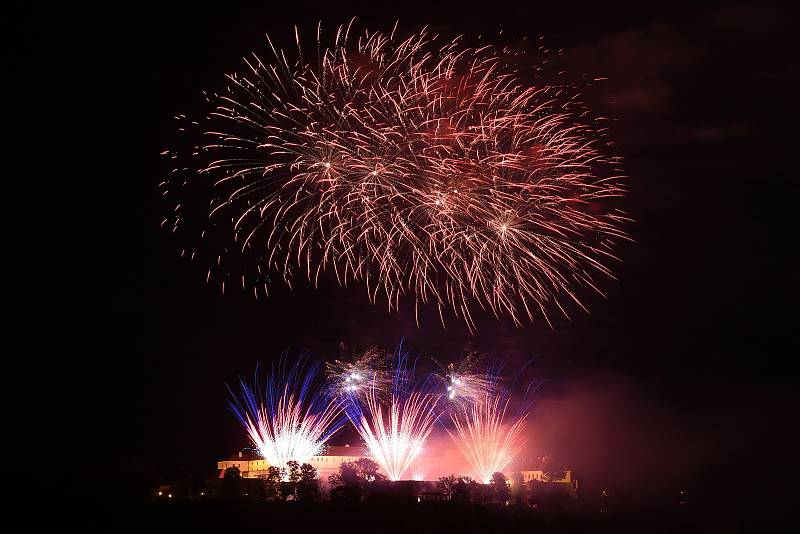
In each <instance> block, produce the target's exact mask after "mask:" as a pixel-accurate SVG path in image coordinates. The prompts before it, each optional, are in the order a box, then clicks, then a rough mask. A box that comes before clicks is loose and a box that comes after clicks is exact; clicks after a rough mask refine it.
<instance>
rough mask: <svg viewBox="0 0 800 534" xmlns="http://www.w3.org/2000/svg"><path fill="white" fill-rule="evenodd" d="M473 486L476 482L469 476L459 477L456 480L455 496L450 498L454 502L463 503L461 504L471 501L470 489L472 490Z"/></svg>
mask: <svg viewBox="0 0 800 534" xmlns="http://www.w3.org/2000/svg"><path fill="white" fill-rule="evenodd" d="M473 484H475V481H473V480H472V479H471V478H470V477H468V476H463V475H462V476H460V477H458V478H457V479H456V483H455V484H453V494H452V496H451V497H450V498H451V499H452V500H453V501H454V502H461V503H466V502H469V501H470V499H471V491H470V489H471V488H472V486H473Z"/></svg>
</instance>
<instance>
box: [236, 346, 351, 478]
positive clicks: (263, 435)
mask: <svg viewBox="0 0 800 534" xmlns="http://www.w3.org/2000/svg"><path fill="white" fill-rule="evenodd" d="M318 371H319V364H318V363H317V364H313V365H311V366H309V367H308V368H305V366H304V365H303V360H302V359H300V360H298V361H297V362H296V363H295V364H294V365H293V366H291V367H290V368H288V369H287V368H286V362H285V359H281V362H280V363H279V364H278V365H277V366H275V365H273V366H272V370H271V372H270V373H268V375H267V377H266V382H265V383H264V384H263V387H262V386H260V385H259V379H258V369H257V370H256V376H255V379H254V381H253V385H252V387H251V386H250V385H248V384H247V383H246V382H245V381H244V380H243V379H240V384H239V385H240V393H239V394H238V395H237V394H236V393H234V392H233V390H231V389H230V388H228V391H229V392H230V397H231V400H230V407H231V409H232V410H233V412H234V414H235V415H236V417H237V418H238V419H239V420H240V421H241V422H242V424H243V425H244V427H245V429H246V430H247V434H248V436H249V437H250V440H251V441H252V442H253V444H254V445H255V447H256V448H257V449H258V451H259V452H260V453H261V455H262V456H263V457H264V459H266V460H267V461H268V462H269V463H270V465H274V466H277V467H285V466H286V462H288V461H289V460H295V461H297V462H299V463H304V462H307V461H308V460H309V459H310V458H311V457H312V456H316V455H318V454H319V452H320V449H321V448H322V446H323V445H324V444H325V442H326V441H327V440H328V439H329V438H330V437H331V436H332V435H333V434H335V433H336V432H337V431H338V430H339V429H340V428H341V427H342V426H343V425H344V423H345V421H346V418H345V417H344V409H343V406H342V405H341V403H339V402H337V401H335V400H333V399H329V398H326V397H325V396H324V395H322V394H321V389H320V387H319V384H318V381H317V376H318Z"/></svg>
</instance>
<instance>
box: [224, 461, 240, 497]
mask: <svg viewBox="0 0 800 534" xmlns="http://www.w3.org/2000/svg"><path fill="white" fill-rule="evenodd" d="M241 480H242V474H241V472H240V471H239V468H238V467H236V466H235V465H234V466H231V467H229V468H227V469H226V470H225V478H224V479H223V482H222V493H223V495H224V496H225V497H226V498H228V499H236V498H238V497H239V487H240V485H241Z"/></svg>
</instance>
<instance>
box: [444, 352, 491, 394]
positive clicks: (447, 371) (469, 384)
mask: <svg viewBox="0 0 800 534" xmlns="http://www.w3.org/2000/svg"><path fill="white" fill-rule="evenodd" d="M484 358H486V355H484V354H481V353H478V352H470V353H468V354H467V355H466V356H465V357H464V358H463V359H462V360H461V361H460V362H459V363H458V364H457V365H456V364H454V363H449V364H447V365H443V364H442V363H440V362H439V361H438V360H436V359H435V358H431V359H432V360H433V361H434V362H435V363H436V364H437V365H438V366H439V368H440V370H439V371H438V372H437V373H435V376H436V377H437V378H438V379H439V381H440V382H441V384H442V387H443V388H444V389H445V395H446V397H447V399H448V400H449V401H450V402H451V403H453V404H467V405H469V404H472V403H475V402H477V401H478V400H479V399H481V398H482V397H484V396H485V395H491V394H492V393H493V392H494V391H495V390H496V389H497V387H498V385H499V380H500V379H499V376H498V373H496V372H492V370H491V369H489V371H488V372H481V371H480V370H479V367H478V366H479V363H480V361H481V360H483V359H484Z"/></svg>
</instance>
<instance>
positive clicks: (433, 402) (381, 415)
mask: <svg viewBox="0 0 800 534" xmlns="http://www.w3.org/2000/svg"><path fill="white" fill-rule="evenodd" d="M413 376H414V369H413V367H412V368H409V367H408V361H407V357H406V355H404V354H402V353H401V352H400V351H398V354H397V360H396V366H395V369H394V372H393V373H392V384H391V388H390V392H391V393H390V395H389V396H388V398H387V397H385V396H383V395H381V391H380V390H379V389H378V387H377V386H374V387H370V388H369V389H368V390H367V391H366V393H365V394H363V395H360V394H353V395H351V396H350V397H349V402H348V403H347V410H346V411H347V416H348V418H349V419H350V422H351V423H352V424H353V426H354V427H355V428H356V430H357V431H358V433H359V435H360V436H361V438H362V439H363V440H364V443H365V444H366V445H367V447H368V449H369V451H370V454H371V456H372V458H373V459H374V460H375V461H376V462H377V463H378V465H380V466H381V468H382V469H383V471H384V472H385V473H386V475H387V476H388V477H389V479H390V480H400V479H401V478H402V477H403V475H404V474H405V473H406V471H408V470H409V467H410V466H411V463H412V462H413V461H414V459H415V458H416V457H417V456H418V455H419V453H420V452H421V451H422V449H423V447H424V444H425V441H426V440H427V438H428V436H429V435H430V433H431V431H432V430H433V427H434V425H435V423H436V421H437V420H438V418H439V410H438V409H437V404H438V402H439V399H440V398H441V395H439V394H438V393H437V392H436V387H435V384H434V383H432V381H431V380H426V381H424V382H423V383H421V384H416V383H414V378H413Z"/></svg>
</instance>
